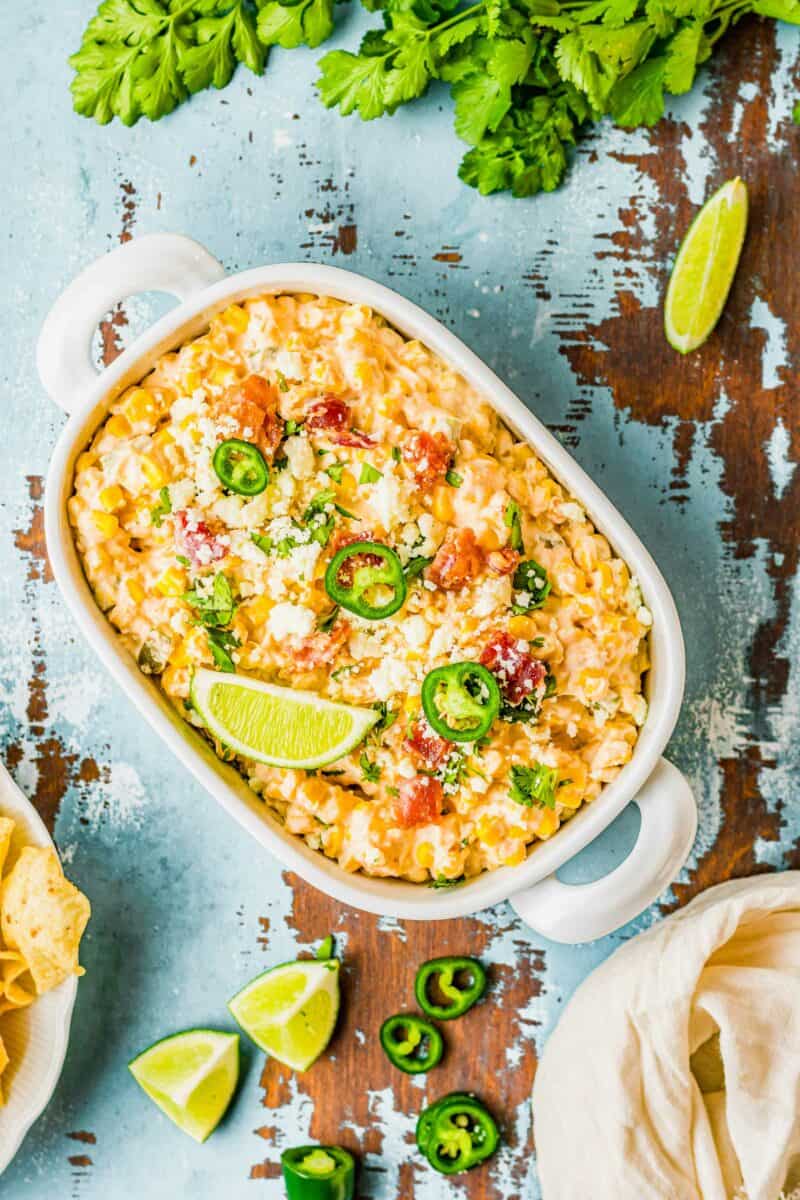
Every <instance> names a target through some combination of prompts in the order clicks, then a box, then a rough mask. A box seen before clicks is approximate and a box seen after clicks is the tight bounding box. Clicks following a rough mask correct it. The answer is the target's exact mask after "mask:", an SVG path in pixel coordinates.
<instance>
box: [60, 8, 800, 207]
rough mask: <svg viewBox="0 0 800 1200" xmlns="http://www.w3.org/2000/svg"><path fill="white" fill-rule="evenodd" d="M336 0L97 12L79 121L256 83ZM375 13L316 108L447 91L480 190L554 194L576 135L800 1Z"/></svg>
mask: <svg viewBox="0 0 800 1200" xmlns="http://www.w3.org/2000/svg"><path fill="white" fill-rule="evenodd" d="M334 3H335V0H103V3H102V4H101V5H100V7H99V9H98V11H97V14H96V16H95V17H93V18H92V20H91V21H90V22H89V25H88V27H87V29H86V32H85V34H84V37H83V42H82V45H81V48H80V50H78V52H77V53H76V54H73V56H72V58H71V59H70V63H71V64H72V66H73V67H74V69H75V78H74V79H73V81H72V93H73V98H74V104H75V109H76V110H77V112H79V113H81V114H83V115H84V116H89V117H94V118H95V120H97V121H99V122H100V123H101V124H105V123H106V122H108V121H110V120H111V119H112V117H115V116H116V117H119V119H120V120H121V121H123V122H124V123H125V124H127V125H131V124H133V123H134V122H135V121H137V120H138V119H139V117H142V116H145V117H148V118H149V119H150V120H153V121H155V120H157V119H158V118H159V117H162V116H164V115H165V114H166V113H169V112H171V111H172V110H173V109H174V108H175V107H176V105H178V104H179V103H181V102H182V101H183V100H185V99H186V98H187V97H188V96H189V95H190V94H192V93H194V92H198V91H201V90H202V89H204V88H207V87H210V86H214V87H217V88H220V87H224V86H225V85H226V84H227V83H228V82H229V80H230V78H231V76H232V74H233V72H234V70H235V68H236V65H237V63H239V62H242V63H244V64H245V66H247V67H248V68H249V69H250V70H251V71H253V72H255V74H257V75H260V74H262V72H263V70H264V67H265V64H266V58H267V54H268V51H269V47H270V46H273V45H279V46H282V47H284V48H286V49H293V48H295V47H297V46H300V45H306V46H311V47H315V46H318V45H320V44H321V43H322V42H323V41H325V39H326V38H327V37H329V36H330V34H331V33H332V31H333V28H334ZM362 4H363V5H364V7H365V8H367V9H368V10H369V11H371V12H376V11H380V13H381V16H382V20H383V24H382V27H380V28H374V29H371V30H370V31H369V32H368V33H367V34H366V35H365V37H364V38H363V39H362V42H361V45H360V47H359V49H358V51H357V52H355V53H354V52H351V51H348V50H334V51H331V52H330V53H328V54H326V55H325V56H324V57H323V58H322V60H321V62H320V69H321V75H320V78H319V80H318V83H317V87H318V90H319V95H320V98H321V99H322V102H323V103H324V104H325V105H326V106H327V107H328V108H338V109H339V111H340V112H341V113H342V115H343V116H347V115H349V114H350V113H354V112H355V113H358V115H359V116H360V117H361V118H362V119H363V120H365V121H371V120H373V119H375V118H376V117H381V116H384V115H385V114H391V113H393V112H395V111H396V110H397V108H398V107H399V106H400V105H402V104H407V103H409V102H410V101H412V100H415V99H416V98H417V97H418V96H421V95H422V94H423V93H424V92H425V91H426V90H427V88H428V86H429V84H430V83H431V82H432V81H434V80H440V81H442V82H443V83H444V84H446V85H447V86H449V88H450V91H451V94H452V98H453V103H454V124H455V131H456V133H457V134H458V136H459V137H460V138H462V139H463V141H465V142H466V143H467V144H468V145H469V146H470V147H471V148H470V149H469V150H468V151H467V153H466V154H465V156H464V159H463V161H462V163H461V166H460V168H459V175H460V177H461V178H462V179H463V180H464V182H465V183H468V184H469V185H470V186H472V187H475V188H478V190H479V191H480V192H481V193H483V194H487V193H490V192H497V191H504V190H508V191H511V192H512V194H513V195H515V196H529V195H532V194H533V193H535V192H538V191H552V190H553V189H554V188H556V187H558V185H559V184H560V183H561V181H562V179H563V178H564V175H565V173H566V171H567V168H568V165H569V157H570V149H571V147H572V146H573V145H574V143H575V142H576V140H577V138H578V136H579V133H580V131H581V128H582V127H583V126H585V125H586V124H587V123H589V122H592V121H598V120H600V119H601V118H602V117H603V116H605V115H606V114H610V116H611V117H612V118H613V119H614V120H615V121H616V122H617V124H619V125H622V126H625V127H632V126H636V125H653V124H654V123H655V122H656V121H658V120H659V118H660V117H661V116H663V113H664V107H665V96H666V95H668V94H669V95H680V94H681V93H682V92H686V91H688V90H689V89H690V88H691V86H692V84H693V82H694V78H695V75H696V72H697V68H698V66H699V65H700V64H702V63H703V62H705V60H706V59H707V58H708V57H709V55H710V54H711V52H712V50H713V48H714V45H715V44H716V42H717V41H718V40H719V39H720V38H721V37H722V36H723V34H724V33H725V32H726V31H727V30H728V29H729V28H730V27H731V26H732V25H733V24H735V23H736V22H737V21H739V20H740V19H741V17H743V16H744V15H745V14H747V13H756V14H758V15H760V16H763V17H774V18H776V19H779V20H785V21H789V22H791V23H793V24H800V0H478V2H477V3H474V4H468V5H462V3H461V0H362Z"/></svg>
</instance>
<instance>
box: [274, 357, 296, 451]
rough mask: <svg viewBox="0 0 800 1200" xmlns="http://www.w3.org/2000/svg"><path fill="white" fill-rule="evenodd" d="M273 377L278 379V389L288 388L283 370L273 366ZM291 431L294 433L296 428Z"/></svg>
mask: <svg viewBox="0 0 800 1200" xmlns="http://www.w3.org/2000/svg"><path fill="white" fill-rule="evenodd" d="M275 378H276V379H277V381H278V387H279V389H280V390H281V391H282V392H288V390H289V384H288V382H287V379H286V376H285V375H284V373H283V371H279V370H278V368H277V367H276V368H275ZM286 424H287V425H288V424H289V422H288V421H287V422H286ZM292 424H293V425H294V424H295V422H294V421H292ZM292 432H294V433H297V428H295V429H294V430H293V431H292ZM286 436H287V437H289V433H288V432H287V434H286Z"/></svg>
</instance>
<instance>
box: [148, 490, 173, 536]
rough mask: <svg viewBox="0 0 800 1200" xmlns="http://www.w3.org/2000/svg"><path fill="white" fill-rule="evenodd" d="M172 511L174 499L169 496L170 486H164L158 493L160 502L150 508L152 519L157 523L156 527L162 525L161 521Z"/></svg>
mask: <svg viewBox="0 0 800 1200" xmlns="http://www.w3.org/2000/svg"><path fill="white" fill-rule="evenodd" d="M171 512H172V501H171V500H170V498H169V488H168V487H162V489H161V491H160V492H159V493H158V504H157V505H156V506H155V508H151V509H150V520H151V521H152V522H153V524H154V525H155V527H156V529H159V528H160V527H161V522H162V521H163V520H164V517H167V516H169V514H170V513H171Z"/></svg>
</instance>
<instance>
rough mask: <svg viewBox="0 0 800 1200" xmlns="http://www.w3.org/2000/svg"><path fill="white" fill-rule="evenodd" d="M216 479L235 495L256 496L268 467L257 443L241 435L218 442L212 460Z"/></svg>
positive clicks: (266, 482)
mask: <svg viewBox="0 0 800 1200" xmlns="http://www.w3.org/2000/svg"><path fill="white" fill-rule="evenodd" d="M212 463H213V466H214V470H215V471H216V473H217V478H218V479H219V481H220V483H221V484H222V486H223V487H226V488H227V489H228V491H229V492H236V495H237V496H258V495H259V494H260V493H261V492H263V491H264V488H265V487H266V486H267V484H268V483H269V467H268V466H267V464H266V462H265V461H264V455H263V454H262V453H261V451H260V450H259V448H258V446H254V445H253V444H252V443H251V442H243V441H242V439H241V438H228V440H227V441H225V442H220V444H219V445H218V446H217V448H216V450H215V451H214V458H213V459H212Z"/></svg>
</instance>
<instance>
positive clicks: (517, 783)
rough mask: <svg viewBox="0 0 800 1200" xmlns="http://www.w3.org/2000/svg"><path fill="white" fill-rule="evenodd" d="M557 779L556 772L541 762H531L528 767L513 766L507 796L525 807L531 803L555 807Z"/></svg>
mask: <svg viewBox="0 0 800 1200" xmlns="http://www.w3.org/2000/svg"><path fill="white" fill-rule="evenodd" d="M557 780H558V772H557V771H556V770H554V769H553V768H551V767H545V766H544V765H543V764H542V763H533V764H532V765H531V766H530V767H521V766H514V767H512V768H511V789H510V791H509V796H510V797H511V799H512V800H514V801H515V802H516V803H517V804H522V805H524V806H525V807H526V808H531V807H533V805H538V806H539V807H540V808H555V806H556V786H557Z"/></svg>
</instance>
